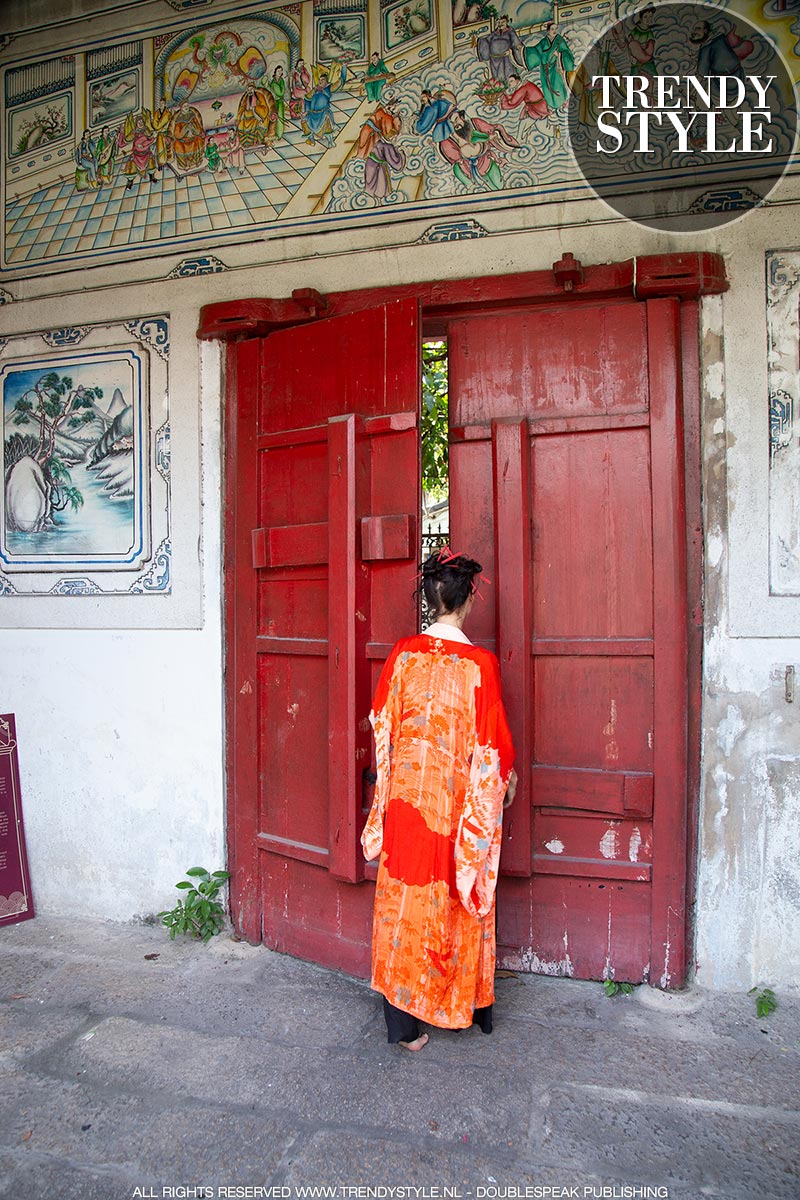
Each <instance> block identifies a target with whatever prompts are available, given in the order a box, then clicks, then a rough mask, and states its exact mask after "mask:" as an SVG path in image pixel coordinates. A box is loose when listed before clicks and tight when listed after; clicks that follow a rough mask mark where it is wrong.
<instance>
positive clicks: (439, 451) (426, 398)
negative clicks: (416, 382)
mask: <svg viewBox="0 0 800 1200" xmlns="http://www.w3.org/2000/svg"><path fill="white" fill-rule="evenodd" d="M447 402H448V396H447V346H446V345H445V343H444V342H423V344H422V421H421V429H420V435H421V441H422V489H423V491H424V492H427V494H428V495H429V496H432V497H433V498H434V499H435V500H442V499H444V497H445V496H446V495H447V488H448V473H447V472H448V428H447Z"/></svg>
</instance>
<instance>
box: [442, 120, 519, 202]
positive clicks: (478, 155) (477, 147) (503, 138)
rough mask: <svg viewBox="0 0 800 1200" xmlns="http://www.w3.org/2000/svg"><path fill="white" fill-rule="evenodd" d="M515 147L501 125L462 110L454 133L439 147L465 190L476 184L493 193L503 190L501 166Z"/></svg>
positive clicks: (454, 122)
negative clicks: (469, 115)
mask: <svg viewBox="0 0 800 1200" xmlns="http://www.w3.org/2000/svg"><path fill="white" fill-rule="evenodd" d="M518 148H519V142H518V141H517V139H516V138H514V137H512V136H511V134H510V133H509V132H508V131H507V130H506V129H505V128H504V127H503V126H502V125H494V124H492V123H491V122H490V121H484V120H483V118H482V117H468V116H467V114H466V113H465V112H464V110H463V109H459V110H458V111H457V112H456V113H455V115H454V119H453V132H452V134H451V135H450V137H449V138H447V139H446V140H445V141H444V142H442V145H441V147H440V149H441V152H442V155H443V156H444V158H446V159H447V161H448V162H449V163H451V165H452V167H453V174H454V176H455V177H456V179H457V180H458V181H459V183H463V184H464V185H465V186H466V187H472V186H474V185H475V184H476V183H477V184H479V185H480V186H481V187H485V188H488V189H489V190H490V191H492V192H499V191H500V190H501V188H502V187H503V176H502V173H501V170H500V167H501V166H502V164H503V163H505V161H506V159H507V156H508V151H509V150H514V149H518Z"/></svg>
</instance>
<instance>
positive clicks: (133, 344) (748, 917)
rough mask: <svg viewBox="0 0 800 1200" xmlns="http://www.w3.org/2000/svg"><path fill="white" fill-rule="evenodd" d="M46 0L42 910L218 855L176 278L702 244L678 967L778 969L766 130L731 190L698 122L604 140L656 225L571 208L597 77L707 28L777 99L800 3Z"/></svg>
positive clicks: (199, 513) (19, 303)
mask: <svg viewBox="0 0 800 1200" xmlns="http://www.w3.org/2000/svg"><path fill="white" fill-rule="evenodd" d="M45 7H46V8H47V9H48V11H47V14H46V15H43V9H42V6H41V5H37V4H35V3H25V2H23V0H16V2H13V3H9V4H7V5H6V6H5V7H4V10H3V12H2V14H0V105H2V167H1V169H0V182H1V185H2V190H1V191H0V229H1V230H2V237H1V238H0V255H1V257H0V420H1V421H2V430H0V446H2V467H3V481H4V487H3V494H2V507H0V647H2V650H1V651H0V658H1V659H2V662H3V664H4V668H3V674H2V688H0V711H3V712H15V713H16V720H17V731H18V738H19V746H20V759H21V767H22V774H23V796H24V803H25V816H26V827H27V830H28V841H29V846H28V851H29V858H30V866H31V877H32V886H33V890H34V894H35V898H36V903H37V906H38V908H39V909H41V910H42V911H53V912H55V911H63V912H69V913H73V914H75V915H80V914H92V915H96V916H101V917H105V916H108V917H112V918H115V919H121V920H128V919H132V918H135V917H142V916H146V915H148V914H151V913H153V912H156V911H158V910H159V909H161V908H163V907H165V901H166V900H167V899H168V897H169V893H170V891H171V888H172V885H173V884H174V882H175V880H176V879H177V878H179V877H180V875H181V874H182V872H183V870H184V869H185V867H187V866H190V865H193V863H194V862H195V861H203V862H206V863H207V865H208V866H210V867H212V868H215V867H219V866H222V865H223V862H224V860H225V856H226V822H225V748H226V740H225V737H226V735H225V722H226V712H225V688H224V678H225V672H226V669H227V667H226V664H227V659H226V653H227V652H226V648H225V638H224V629H225V615H224V595H223V586H222V566H223V560H224V546H223V509H224V503H223V498H224V496H226V495H228V496H229V495H230V492H229V491H228V492H226V491H225V489H226V488H228V489H229V488H230V486H231V481H230V479H223V476H222V465H221V464H222V456H223V450H224V447H223V435H222V430H223V425H224V418H225V411H226V405H227V404H228V403H230V393H229V392H228V393H226V387H228V386H229V384H230V380H228V381H227V382H226V376H225V371H224V369H223V360H224V356H225V352H224V348H223V342H222V341H221V340H219V339H217V340H215V339H213V338H212V339H210V340H201V341H199V340H198V338H197V336H196V334H197V329H198V325H200V323H201V309H202V308H203V307H204V306H208V305H219V304H222V303H224V302H230V301H235V300H240V299H247V298H273V299H275V300H276V301H288V298H289V297H290V296H291V295H292V293H293V292H302V291H303V290H304V289H314V292H315V293H316V294H318V295H320V296H322V297H324V296H326V295H328V294H330V293H342V292H348V291H353V290H356V289H363V288H371V289H375V291H376V293H377V292H378V291H379V290H380V289H390V288H397V287H402V286H410V285H420V286H422V285H424V286H425V287H429V286H432V285H437V284H440V283H441V284H442V286H444V285H445V284H447V283H448V282H449V281H454V280H460V279H472V278H487V277H501V276H504V275H510V274H512V273H519V272H539V271H549V270H550V269H551V267H552V264H554V263H556V262H558V261H559V260H562V258H563V256H564V255H572V256H574V258H575V259H577V260H578V261H579V264H582V265H583V267H590V266H596V265H601V264H604V263H623V262H628V261H633V262H634V263H635V262H636V261H637V260H639V259H642V260H643V259H645V258H647V257H648V256H649V257H653V256H659V255H669V254H680V253H686V254H694V253H698V252H702V253H708V254H715V255H719V256H721V259H722V261H723V262H724V266H725V272H726V275H727V280H728V284H729V287H728V290H727V291H725V292H724V293H723V294H718V295H710V294H709V295H706V296H704V297H703V299H702V301H701V302H700V327H699V333H698V344H699V351H698V355H699V357H698V365H697V371H698V379H699V386H700V394H701V398H702V406H701V413H700V426H699V428H700V435H701V441H700V445H699V446H698V447H696V450H697V455H698V460H699V461H700V460H701V465H700V466H699V468H698V470H699V478H700V481H701V484H702V527H698V529H697V530H696V531H695V536H696V537H697V538H698V539H702V548H703V555H702V576H703V578H702V585H703V586H702V591H703V607H702V611H701V612H700V613H699V614H698V622H699V624H701V625H702V637H703V641H704V655H703V667H702V687H701V691H702V696H701V697H698V704H699V705H700V708H699V716H698V729H699V731H700V734H699V739H698V747H697V764H696V778H695V780H694V785H693V787H694V792H693V794H692V795H691V796H690V797H689V803H688V821H689V828H688V833H687V837H688V843H689V848H690V854H689V863H690V871H691V879H690V881H689V891H688V894H689V899H690V906H691V914H690V925H691V930H692V937H693V949H692V953H691V955H690V958H691V961H692V963H693V968H694V970H695V972H696V977H697V979H698V980H699V981H700V982H701V983H706V984H709V985H714V986H743V985H745V984H747V985H748V986H749V985H750V984H751V983H755V982H765V983H772V984H775V983H782V982H786V983H792V982H794V980H795V979H796V975H797V970H798V967H800V863H798V860H797V855H796V851H795V847H794V839H793V831H794V830H795V829H796V824H797V819H798V816H799V815H800V727H799V726H798V717H797V713H798V712H799V711H800V710H799V709H798V707H797V704H798V703H800V701H797V702H795V701H794V700H793V699H792V697H791V687H790V680H791V672H787V668H789V667H792V666H793V665H794V664H797V663H798V662H800V498H799V497H798V487H797V479H798V466H800V440H798V405H800V368H798V362H799V361H800V326H799V325H798V302H799V301H800V233H798V226H797V218H796V213H797V207H796V204H797V200H798V197H800V179H798V173H797V169H796V164H795V162H794V160H793V159H792V142H793V137H794V125H793V124H792V122H791V121H790V120H788V119H787V120H786V121H785V122H784V126H783V127H782V132H781V135H780V136H781V137H783V139H784V142H783V143H782V144H781V145H780V146H779V150H781V153H782V154H783V158H784V160H785V162H784V163H783V165H787V164H788V170H787V171H786V173H785V175H784V176H783V178H782V179H781V181H780V183H779V184H778V186H777V188H776V190H775V191H774V192H773V193H772V194H771V196H770V198H769V200H768V202H767V203H765V204H761V205H760V206H759V200H760V195H759V194H758V190H757V186H756V180H755V175H753V178H752V179H749V178H748V176H747V175H746V174H745V175H743V174H742V172H741V170H739V171H737V172H736V173H735V176H734V174H730V175H726V174H725V172H720V171H718V170H717V169H716V167H715V166H714V164H713V162H712V159H711V158H710V157H709V156H707V155H706V156H705V157H704V155H703V150H702V147H700V146H698V145H692V146H690V147H687V149H686V152H685V154H684V157H683V158H680V157H678V158H676V157H675V156H674V155H669V154H667V152H666V151H665V150H664V149H663V147H662V146H661V143H659V142H656V143H655V146H654V150H653V153H652V154H650V155H648V156H643V157H642V158H641V159H640V160H637V168H636V171H635V172H634V174H633V176H632V175H631V173H630V171H625V172H623V171H622V170H621V168H620V169H619V171H618V174H617V176H615V175H614V170H615V168H613V167H612V168H610V175H609V180H608V182H609V184H610V185H611V187H612V190H613V188H617V189H618V190H622V191H624V190H625V189H627V190H628V191H629V192H630V194H631V196H633V197H634V199H635V198H636V197H637V196H643V195H647V196H650V197H652V196H657V197H661V200H660V201H659V204H660V209H659V211H661V212H662V213H664V214H666V218H667V219H666V221H665V222H662V224H661V226H660V227H659V226H658V225H657V224H656V225H654V226H648V225H647V224H643V223H637V222H634V221H631V220H627V219H625V218H624V217H621V216H620V215H619V214H618V212H616V211H615V210H614V209H613V208H612V207H609V206H608V205H606V204H605V203H604V202H603V201H602V200H600V199H598V198H597V196H595V195H594V194H593V192H592V191H591V189H590V188H589V187H588V186H587V184H586V182H585V178H584V175H583V173H582V171H581V169H580V166H579V161H580V154H579V149H580V145H581V139H583V138H587V137H588V136H589V131H590V129H591V128H592V121H593V120H594V118H595V117H596V112H597V104H598V96H597V89H596V88H595V86H594V85H593V82H592V80H593V78H594V76H595V75H597V74H603V75H615V74H626V73H630V72H632V71H635V72H636V73H638V74H644V75H645V76H647V75H648V73H649V74H651V75H652V74H654V73H655V72H656V71H659V72H666V71H671V72H673V73H675V74H685V73H687V72H689V73H691V72H693V71H700V70H701V68H704V67H705V68H706V69H709V70H710V71H711V73H714V70H715V68H714V67H713V63H714V62H719V61H722V60H721V59H720V58H719V56H720V55H723V54H724V55H728V56H733V57H732V59H731V61H733V60H734V59H735V61H736V62H737V63H738V64H739V66H738V67H737V70H739V71H741V72H744V73H750V74H757V73H758V72H759V71H761V70H763V69H764V65H765V63H768V62H769V61H770V55H771V54H775V53H779V54H780V57H781V61H782V63H783V64H784V66H785V69H786V80H787V81H788V83H787V84H785V85H784V86H785V88H788V92H786V91H785V92H784V94H782V95H781V96H780V97H779V98H778V99H779V106H780V104H782V105H783V107H784V111H786V112H791V110H792V109H793V108H794V107H796V103H795V97H794V96H793V95H792V94H791V89H792V88H793V87H795V88H796V85H797V82H798V79H800V23H799V22H798V18H797V12H796V8H793V6H792V5H787V4H785V3H782V2H781V0H767V2H763V0H730V3H727V4H723V5H721V6H720V7H719V8H717V9H715V10H713V11H712V13H711V19H710V20H709V21H706V22H705V28H703V22H699V23H698V22H690V21H688V20H687V18H686V13H685V12H684V11H683V9H682V7H681V6H680V5H673V4H663V5H660V4H656V5H655V6H653V5H647V6H644V7H641V6H638V5H636V4H634V3H627V2H626V0H587V3H585V4H574V5H573V4H565V3H558V2H556V0H553V2H551V0H498V2H497V3H495V4H483V3H469V2H466V0H369V2H368V0H301V2H299V3H293V4H281V3H272V4H270V3H258V2H253V0H244V2H236V0H145V2H144V3H141V2H139V3H132V2H128V0H96V2H95V3H93V4H92V5H91V6H89V7H90V8H91V13H89V11H88V8H87V6H86V5H78V4H77V3H75V4H71V3H69V0H63V2H62V3H60V4H58V5H50V6H45ZM683 7H684V8H687V9H688V7H689V6H683ZM56 10H57V11H56ZM79 10H80V11H79ZM754 30H755V31H756V32H755V33H754ZM759 31H760V34H759ZM715 56H716V57H715ZM726 61H727V60H726ZM709 64H711V65H710V66H709ZM776 86H780V85H776ZM576 156H577V161H576ZM689 168H691V169H689ZM657 207H658V205H657ZM721 213H725V214H731V213H733V214H735V215H737V216H738V218H739V219H738V220H735V221H731V222H729V223H722V222H719V221H717V217H718V216H719V214H721ZM670 221H671V222H672V223H671V224H670ZM634 270H635V268H634ZM633 289H634V292H633V294H634V296H635V295H636V279H635V277H634V283H633ZM387 294H388V293H387ZM364 353H365V355H366V354H368V353H369V348H368V347H365V349H364ZM498 353H502V351H501V350H500V349H499V350H498ZM588 353H589V352H588V351H587V354H588ZM226 395H227V397H228V399H227V400H226ZM698 544H699V543H698ZM698 627H699V626H698ZM400 632H402V631H398V636H399V633H400ZM613 826H614V822H613V821H611V822H610V824H609V829H611V830H612V832H613ZM550 841H551V842H554V839H553V838H550ZM554 844H555V842H554ZM636 845H637V847H638V845H639V843H636ZM541 853H542V854H543V855H544V854H546V853H549V851H547V850H545V849H541ZM615 854H616V851H615ZM631 854H632V855H633V857H632V858H631V859H630V863H633V862H635V861H636V853H635V852H634V851H631ZM606 857H608V856H606ZM614 861H616V859H614ZM630 863H629V864H628V865H630ZM67 897H68V899H67ZM538 965H539V968H540V969H545V970H549V971H552V972H553V973H564V974H569V973H570V971H569V956H568V955H565V957H564V958H563V959H557V958H553V959H552V960H550V961H548V962H546V963H539V964H538Z"/></svg>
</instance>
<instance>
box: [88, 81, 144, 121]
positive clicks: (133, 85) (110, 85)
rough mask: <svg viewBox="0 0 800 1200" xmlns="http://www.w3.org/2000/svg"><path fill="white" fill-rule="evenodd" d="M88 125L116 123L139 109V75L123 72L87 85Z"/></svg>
mask: <svg viewBox="0 0 800 1200" xmlns="http://www.w3.org/2000/svg"><path fill="white" fill-rule="evenodd" d="M88 95H89V101H88V104H87V110H88V116H89V122H88V123H89V125H105V124H106V123H107V122H109V121H117V120H119V119H120V118H121V117H124V116H126V115H127V114H128V113H130V112H135V110H136V109H137V108H138V107H139V74H138V72H137V71H124V72H123V73H122V74H120V75H111V76H109V78H108V79H98V80H97V81H96V82H94V83H90V84H89V85H88Z"/></svg>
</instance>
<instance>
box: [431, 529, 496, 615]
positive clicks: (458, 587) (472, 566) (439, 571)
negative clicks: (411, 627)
mask: <svg viewBox="0 0 800 1200" xmlns="http://www.w3.org/2000/svg"><path fill="white" fill-rule="evenodd" d="M482 570H483V568H482V567H481V564H480V563H479V562H476V561H475V559H474V558H467V556H466V554H455V555H452V554H451V552H450V549H449V547H447V546H444V547H443V548H442V549H440V550H434V552H433V554H431V555H430V557H429V558H426V560H425V562H424V563H423V564H422V583H421V584H420V586H419V590H420V591H421V592H422V593H423V595H424V596H425V600H426V602H427V605H428V607H429V608H430V610H431V612H432V613H434V614H435V615H436V616H439V615H441V613H451V612H456V610H457V609H459V608H461V606H462V605H464V604H466V602H467V600H468V599H469V597H470V596H471V595H472V593H473V592H474V591H475V585H474V583H473V580H474V578H475V576H476V575H480V573H481V571H482Z"/></svg>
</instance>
